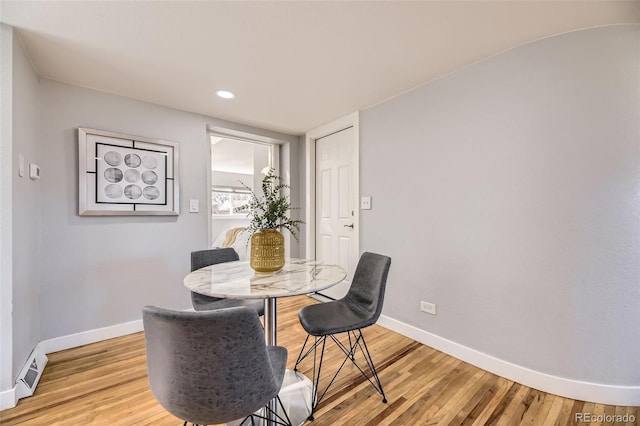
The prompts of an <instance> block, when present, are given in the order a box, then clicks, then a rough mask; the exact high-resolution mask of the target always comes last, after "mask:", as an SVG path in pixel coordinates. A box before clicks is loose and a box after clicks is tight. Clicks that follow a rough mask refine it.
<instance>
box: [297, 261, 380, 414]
mask: <svg viewBox="0 0 640 426" xmlns="http://www.w3.org/2000/svg"><path fill="white" fill-rule="evenodd" d="M390 266H391V258H390V257H387V256H382V255H379V254H375V253H363V254H362V256H361V257H360V260H359V261H358V265H357V267H356V272H355V273H354V275H353V280H352V281H351V286H350V287H349V292H348V293H347V295H346V296H344V297H343V298H342V299H339V300H334V301H332V302H327V303H320V304H316V305H309V306H305V307H304V308H302V309H301V310H300V312H299V313H298V317H299V319H300V324H302V327H303V328H304V329H305V331H306V332H307V333H308V335H307V338H306V339H305V341H304V345H303V346H302V349H301V350H300V354H299V355H298V359H297V360H296V365H295V367H294V370H296V371H297V369H298V365H299V364H300V363H301V362H302V361H303V360H304V359H305V358H306V357H307V356H309V355H311V354H313V360H314V362H313V377H312V380H313V384H314V389H315V390H316V392H315V393H314V400H313V402H312V410H314V409H315V408H316V407H317V405H318V403H319V402H320V400H321V399H322V397H323V396H324V395H325V394H326V393H327V391H328V390H329V387H330V386H331V384H332V383H333V382H334V380H335V378H336V377H337V376H338V373H340V370H341V369H342V366H344V364H345V363H346V361H347V359H349V360H351V361H352V362H353V363H354V364H355V366H356V367H357V368H358V370H359V371H360V373H362V375H364V377H365V378H366V379H367V380H368V381H369V383H371V384H372V385H373V387H374V388H375V389H376V391H378V393H380V394H381V395H382V402H385V403H386V402H387V398H386V396H385V394H384V390H383V389H382V383H381V382H380V378H379V377H378V373H377V371H376V368H375V366H374V364H373V360H372V359H371V354H370V353H369V349H368V348H367V343H366V342H365V339H364V336H363V334H362V329H363V328H365V327H368V326H370V325H372V324H374V323H375V322H376V321H377V320H378V317H380V312H382V303H383V301H384V291H385V287H386V283H387V275H388V273H389V268H390ZM340 333H347V337H348V343H342V342H341V341H340V340H339V339H338V338H337V337H336V336H335V335H337V334H340ZM310 336H314V342H313V344H311V345H310V347H309V349H307V350H306V352H305V349H306V348H307V343H309V338H310ZM327 337H330V338H331V340H332V341H333V342H335V343H336V345H337V346H338V347H339V348H340V349H341V350H342V352H343V353H344V355H345V359H344V361H343V362H342V364H341V365H340V367H339V368H338V370H337V371H336V373H335V374H334V375H333V377H332V379H331V380H330V381H329V382H328V384H327V385H326V387H325V389H324V391H322V392H320V388H319V387H318V385H319V381H320V372H321V370H322V360H323V357H324V348H325V344H326V341H327ZM318 350H319V351H320V352H321V353H320V362H319V363H318V365H317V369H316V362H315V360H316V358H317V351H318ZM358 350H359V351H360V353H361V354H362V356H363V357H364V360H365V362H366V364H367V365H366V366H364V367H362V366H360V365H359V364H358V362H357V360H356V354H357V353H358ZM367 371H368V372H367ZM309 419H311V420H313V411H312V412H311V415H310V416H309Z"/></svg>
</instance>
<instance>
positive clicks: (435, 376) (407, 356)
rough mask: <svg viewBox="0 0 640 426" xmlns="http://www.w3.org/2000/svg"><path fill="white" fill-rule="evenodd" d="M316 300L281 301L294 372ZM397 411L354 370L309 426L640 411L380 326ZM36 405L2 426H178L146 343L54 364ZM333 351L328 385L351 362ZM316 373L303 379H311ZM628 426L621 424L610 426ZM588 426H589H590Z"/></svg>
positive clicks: (376, 339) (96, 349)
mask: <svg viewBox="0 0 640 426" xmlns="http://www.w3.org/2000/svg"><path fill="white" fill-rule="evenodd" d="M311 303H316V302H315V301H313V300H312V299H310V298H308V297H304V296H301V297H292V298H287V299H280V300H278V343H279V344H280V345H282V346H285V347H287V348H288V350H289V358H288V361H287V366H288V367H289V368H293V365H294V364H295V360H296V357H297V355H298V352H299V351H300V348H301V347H302V343H303V341H304V338H305V333H304V330H303V329H302V327H301V326H300V323H299V321H298V311H299V310H300V308H302V307H303V306H306V305H308V304H311ZM363 333H364V335H365V338H366V339H367V345H368V346H369V351H370V352H371V355H372V357H373V359H374V362H375V365H376V368H377V370H378V373H379V376H380V379H381V381H382V384H383V386H384V389H385V393H386V395H387V400H388V403H387V404H384V403H382V398H381V396H380V395H379V394H378V393H377V392H376V391H375V389H374V388H373V387H372V386H371V384H369V382H368V381H366V379H364V378H363V377H362V376H361V375H360V373H359V372H358V371H357V370H356V369H355V367H353V366H352V365H351V364H350V363H348V364H346V365H345V367H344V369H343V371H342V372H341V373H340V375H339V376H338V379H337V380H336V382H335V383H334V385H333V386H332V387H331V389H330V391H329V392H328V393H327V395H326V397H325V399H324V400H323V401H322V402H321V404H320V406H319V407H318V409H317V411H316V413H315V420H314V422H313V423H308V424H309V425H310V426H334V425H348V426H351V425H356V426H360V425H366V426H387V425H399V426H414V425H432V424H433V425H438V424H439V425H445V424H446V425H477V426H480V425H520V424H527V425H558V426H566V425H575V424H576V423H575V420H576V414H577V413H591V414H593V415H598V414H601V415H607V414H609V415H627V416H632V417H631V418H632V419H633V420H632V421H630V422H627V423H626V425H627V426H631V425H636V426H637V424H638V419H637V416H638V407H621V406H610V405H602V404H594V403H591V402H584V401H574V400H571V399H567V398H562V397H559V396H556V395H550V394H546V393H544V392H541V391H538V390H535V389H531V388H528V387H526V386H523V385H521V384H518V383H513V382H511V381H509V380H507V379H504V378H501V377H498V376H496V375H493V374H491V373H488V372H486V371H483V370H480V369H478V368H476V367H474V366H472V365H470V364H467V363H465V362H462V361H460V360H458V359H456V358H453V357H451V356H448V355H446V354H444V353H442V352H439V351H437V350H435V349H433V348H430V347H428V346H424V345H422V344H420V343H418V342H415V341H413V340H411V339H409V338H407V337H404V336H402V335H399V334H397V333H394V332H391V331H389V330H386V329H384V328H382V327H380V326H377V325H374V326H372V327H368V328H367V329H365V330H364V332H363ZM48 357H49V363H48V365H47V367H46V368H45V371H44V374H43V376H42V378H41V380H40V384H39V385H38V388H37V389H36V392H35V394H34V395H33V396H32V397H29V398H25V399H23V400H20V401H19V403H18V405H17V407H15V408H12V409H9V410H4V411H2V412H0V424H2V425H3V426H12V425H27V426H57V425H71V426H75V425H96V426H103V425H109V426H112V425H114V426H140V425H153V426H158V425H159V426H165V425H166V426H178V425H181V424H182V421H181V420H180V419H178V418H176V417H174V416H173V415H171V414H169V413H168V412H167V411H166V410H165V409H164V408H163V407H161V406H160V405H159V404H158V403H157V401H156V400H155V398H154V397H153V394H152V393H151V390H150V389H149V384H148V379H147V371H146V353H145V343H144V334H143V333H134V334H130V335H127V336H122V337H119V338H116V339H110V340H106V341H103V342H98V343H94V344H90V345H85V346H81V347H78V348H74V349H69V350H66V351H60V352H57V353H53V354H49V355H48ZM343 358H344V357H343V355H342V353H341V352H340V351H339V350H338V349H337V348H335V347H334V348H330V349H329V350H328V351H327V354H326V358H325V362H326V365H325V367H323V368H324V369H325V370H324V372H323V378H328V377H329V376H330V375H331V371H332V370H335V369H336V368H337V367H338V365H339V363H340V362H341V361H342V359H343ZM311 369H312V366H311V365H307V364H304V365H303V366H301V368H300V371H301V372H302V373H304V374H307V375H310V374H311ZM607 424H614V425H618V424H620V425H621V424H622V423H611V422H609V423H607ZM585 426H587V424H586V423H585Z"/></svg>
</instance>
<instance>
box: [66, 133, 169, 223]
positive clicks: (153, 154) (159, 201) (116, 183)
mask: <svg viewBox="0 0 640 426" xmlns="http://www.w3.org/2000/svg"><path fill="white" fill-rule="evenodd" d="M78 153H79V155H78V160H79V161H78V163H79V176H78V178H79V179H78V194H79V203H78V207H79V208H78V213H79V214H80V215H81V216H103V215H111V216H113V215H177V214H178V213H179V210H178V207H179V205H180V203H179V201H178V200H179V199H178V144H177V143H175V142H167V141H162V140H158V139H150V138H144V137H139V136H129V135H124V134H121V133H114V132H105V131H102V130H94V129H87V128H83V127H79V128H78Z"/></svg>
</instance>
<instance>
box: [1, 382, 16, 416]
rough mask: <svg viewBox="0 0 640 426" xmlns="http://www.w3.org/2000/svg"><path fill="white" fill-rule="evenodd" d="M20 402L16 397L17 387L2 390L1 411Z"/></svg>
mask: <svg viewBox="0 0 640 426" xmlns="http://www.w3.org/2000/svg"><path fill="white" fill-rule="evenodd" d="M17 403H18V400H17V399H16V388H11V389H9V390H6V391H4V392H0V411H2V410H6V409H9V408H13V407H15V406H16V404H17Z"/></svg>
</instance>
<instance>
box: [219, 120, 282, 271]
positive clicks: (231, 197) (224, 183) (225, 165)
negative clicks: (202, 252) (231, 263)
mask: <svg viewBox="0 0 640 426" xmlns="http://www.w3.org/2000/svg"><path fill="white" fill-rule="evenodd" d="M210 146H211V182H210V190H211V226H210V237H211V242H212V244H211V246H212V247H233V248H234V249H235V250H236V252H237V253H238V256H239V257H240V260H247V259H248V258H249V253H250V251H249V244H248V240H249V235H248V233H246V232H243V231H244V229H245V228H246V227H247V226H248V225H249V219H248V218H247V212H246V211H243V206H245V205H246V204H247V203H248V202H249V197H250V195H251V192H252V191H254V192H255V191H260V190H261V189H260V186H261V184H262V179H263V178H264V176H265V175H266V174H267V173H268V171H269V168H274V169H276V173H277V172H278V170H277V169H278V161H277V159H278V145H275V144H268V143H263V142H257V141H250V140H246V139H239V138H233V137H228V136H222V135H216V134H214V133H211V134H210Z"/></svg>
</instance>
